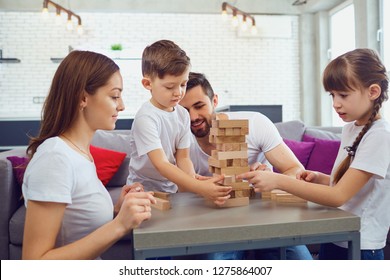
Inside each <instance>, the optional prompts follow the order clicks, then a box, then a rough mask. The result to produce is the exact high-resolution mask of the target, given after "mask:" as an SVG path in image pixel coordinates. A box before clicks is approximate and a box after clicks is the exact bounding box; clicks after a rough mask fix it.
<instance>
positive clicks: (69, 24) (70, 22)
mask: <svg viewBox="0 0 390 280" xmlns="http://www.w3.org/2000/svg"><path fill="white" fill-rule="evenodd" d="M66 29H68V30H69V31H71V30H73V22H72V20H70V19H68V22H67V23H66Z"/></svg>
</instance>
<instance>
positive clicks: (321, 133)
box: [305, 127, 342, 140]
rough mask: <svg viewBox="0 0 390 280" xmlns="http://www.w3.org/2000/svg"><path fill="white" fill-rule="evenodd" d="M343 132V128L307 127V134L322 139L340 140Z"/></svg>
mask: <svg viewBox="0 0 390 280" xmlns="http://www.w3.org/2000/svg"><path fill="white" fill-rule="evenodd" d="M341 130H342V128H341V127H307V128H306V130H305V134H307V135H309V136H312V137H315V138H320V139H328V140H340V139H341Z"/></svg>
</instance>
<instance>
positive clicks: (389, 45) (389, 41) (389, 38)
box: [380, 0, 390, 121]
mask: <svg viewBox="0 0 390 280" xmlns="http://www.w3.org/2000/svg"><path fill="white" fill-rule="evenodd" d="M380 9H381V11H380V14H381V38H382V40H381V46H380V49H381V55H382V59H383V63H384V64H385V66H386V70H387V73H388V75H389V77H390V19H389V17H388V16H387V17H385V11H387V15H388V14H389V12H390V1H388V0H382V1H381V2H380ZM389 102H390V101H387V102H385V103H384V105H383V116H384V117H385V118H386V119H387V120H388V121H390V104H389Z"/></svg>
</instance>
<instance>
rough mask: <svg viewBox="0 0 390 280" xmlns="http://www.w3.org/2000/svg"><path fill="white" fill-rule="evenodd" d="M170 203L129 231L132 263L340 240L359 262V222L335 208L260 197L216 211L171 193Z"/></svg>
mask: <svg viewBox="0 0 390 280" xmlns="http://www.w3.org/2000/svg"><path fill="white" fill-rule="evenodd" d="M171 204H172V209H170V210H168V211H159V210H157V209H153V210H152V218H151V219H150V220H148V221H145V222H144V223H142V225H141V226H140V227H139V228H137V229H135V230H134V231H133V246H134V258H135V259H145V258H151V257H162V256H181V255H192V254H203V253H210V252H221V251H232V250H249V249H261V248H274V247H285V246H293V245H300V244H316V243H317V244H318V243H327V242H339V241H348V246H349V247H348V249H349V258H350V259H360V233H359V230H360V218H359V217H358V216H355V215H353V214H351V213H348V212H345V211H343V210H340V209H337V208H331V207H325V206H320V205H318V204H314V203H310V202H308V203H292V204H289V203H277V202H275V201H271V200H262V199H260V198H253V199H251V200H250V204H249V205H248V206H242V207H232V208H217V207H212V206H208V204H206V203H205V200H204V199H203V198H201V197H199V196H197V195H195V194H192V193H177V194H172V195H171ZM283 257H285V256H282V258H283Z"/></svg>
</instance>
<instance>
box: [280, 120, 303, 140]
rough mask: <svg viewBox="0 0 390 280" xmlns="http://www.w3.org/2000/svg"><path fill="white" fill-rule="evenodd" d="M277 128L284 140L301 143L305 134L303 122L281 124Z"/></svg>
mask: <svg viewBox="0 0 390 280" xmlns="http://www.w3.org/2000/svg"><path fill="white" fill-rule="evenodd" d="M275 126H276V128H277V129H278V130H279V133H280V136H282V138H284V139H290V140H295V141H301V140H302V136H303V133H304V132H305V124H304V123H303V122H301V121H288V122H279V123H275Z"/></svg>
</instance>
